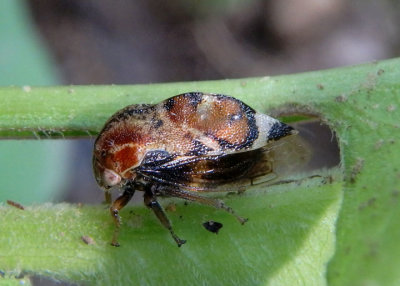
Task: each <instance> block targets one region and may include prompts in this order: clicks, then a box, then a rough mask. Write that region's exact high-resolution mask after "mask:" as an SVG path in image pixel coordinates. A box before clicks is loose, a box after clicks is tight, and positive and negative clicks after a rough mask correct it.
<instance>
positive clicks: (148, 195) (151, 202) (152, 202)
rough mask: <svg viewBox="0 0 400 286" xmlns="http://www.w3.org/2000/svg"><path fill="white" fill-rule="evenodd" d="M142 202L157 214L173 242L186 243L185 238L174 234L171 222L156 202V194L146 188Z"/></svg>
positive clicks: (180, 244) (179, 244)
mask: <svg viewBox="0 0 400 286" xmlns="http://www.w3.org/2000/svg"><path fill="white" fill-rule="evenodd" d="M144 204H145V205H146V206H147V207H149V208H150V209H152V211H153V212H154V214H155V215H156V216H157V218H158V220H159V221H160V222H161V224H162V225H163V226H164V227H165V228H167V229H168V230H169V232H170V233H171V235H172V237H173V239H174V240H175V242H176V243H177V244H178V246H179V247H181V246H182V244H185V243H186V240H184V239H180V238H179V237H178V236H177V235H176V234H175V232H174V230H173V229H172V225H171V222H170V221H169V219H168V217H167V215H166V213H165V212H164V210H163V208H162V207H161V205H160V204H159V203H158V201H157V198H156V196H155V195H154V194H153V193H152V192H151V190H148V191H146V192H145V193H144Z"/></svg>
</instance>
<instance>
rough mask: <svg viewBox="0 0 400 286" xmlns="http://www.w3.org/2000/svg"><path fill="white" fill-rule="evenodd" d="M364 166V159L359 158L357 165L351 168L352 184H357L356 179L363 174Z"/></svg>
mask: <svg viewBox="0 0 400 286" xmlns="http://www.w3.org/2000/svg"><path fill="white" fill-rule="evenodd" d="M363 166H364V159H362V158H357V159H356V163H355V164H354V165H353V167H352V168H351V174H350V182H351V183H355V182H356V177H357V175H358V174H359V173H360V172H361V170H362V168H363Z"/></svg>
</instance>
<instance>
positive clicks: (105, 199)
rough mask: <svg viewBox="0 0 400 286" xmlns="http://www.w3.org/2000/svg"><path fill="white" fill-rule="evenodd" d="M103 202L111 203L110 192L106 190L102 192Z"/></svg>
mask: <svg viewBox="0 0 400 286" xmlns="http://www.w3.org/2000/svg"><path fill="white" fill-rule="evenodd" d="M104 203H106V204H107V205H109V204H111V192H110V191H108V190H107V191H105V192H104Z"/></svg>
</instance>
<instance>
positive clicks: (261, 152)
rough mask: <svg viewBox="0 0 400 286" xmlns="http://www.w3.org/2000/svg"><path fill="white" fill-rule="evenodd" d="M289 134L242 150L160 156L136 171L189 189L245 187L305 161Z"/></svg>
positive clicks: (289, 169) (263, 180)
mask: <svg viewBox="0 0 400 286" xmlns="http://www.w3.org/2000/svg"><path fill="white" fill-rule="evenodd" d="M290 137H291V136H290ZM290 137H288V138H287V139H286V138H285V139H283V140H278V141H276V142H272V143H269V144H268V145H267V146H265V147H263V148H258V149H255V150H249V151H244V152H236V153H231V154H223V155H214V156H206V155H205V156H193V157H187V156H183V157H182V156H181V157H172V156H171V157H169V158H168V157H165V158H160V160H156V161H152V162H151V163H146V162H145V163H143V164H142V165H141V166H140V167H139V168H138V169H137V172H138V173H139V174H140V175H142V176H143V177H145V178H146V179H147V180H151V181H154V182H158V183H163V184H168V185H173V186H176V187H179V188H183V189H187V190H192V191H208V192H210V191H237V190H244V189H246V187H248V186H251V185H256V184H260V183H265V182H271V181H275V180H277V179H278V178H281V177H282V176H283V175H287V174H289V173H290V172H292V169H296V168H295V167H296V166H298V165H299V164H302V163H304V161H305V158H304V157H305V156H304V154H305V150H303V149H304V147H302V145H301V144H300V145H299V142H298V141H297V140H294V141H293V139H292V140H290V139H289V138H290ZM296 137H297V136H296ZM299 154H300V155H299Z"/></svg>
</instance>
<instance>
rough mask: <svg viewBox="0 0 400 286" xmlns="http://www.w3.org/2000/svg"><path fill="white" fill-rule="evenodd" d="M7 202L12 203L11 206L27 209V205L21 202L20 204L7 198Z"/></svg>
mask: <svg viewBox="0 0 400 286" xmlns="http://www.w3.org/2000/svg"><path fill="white" fill-rule="evenodd" d="M7 204H8V205H10V206H13V207H15V208H17V209H20V210H25V207H24V206H23V205H21V204H19V203H17V202H14V201H11V200H7Z"/></svg>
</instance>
